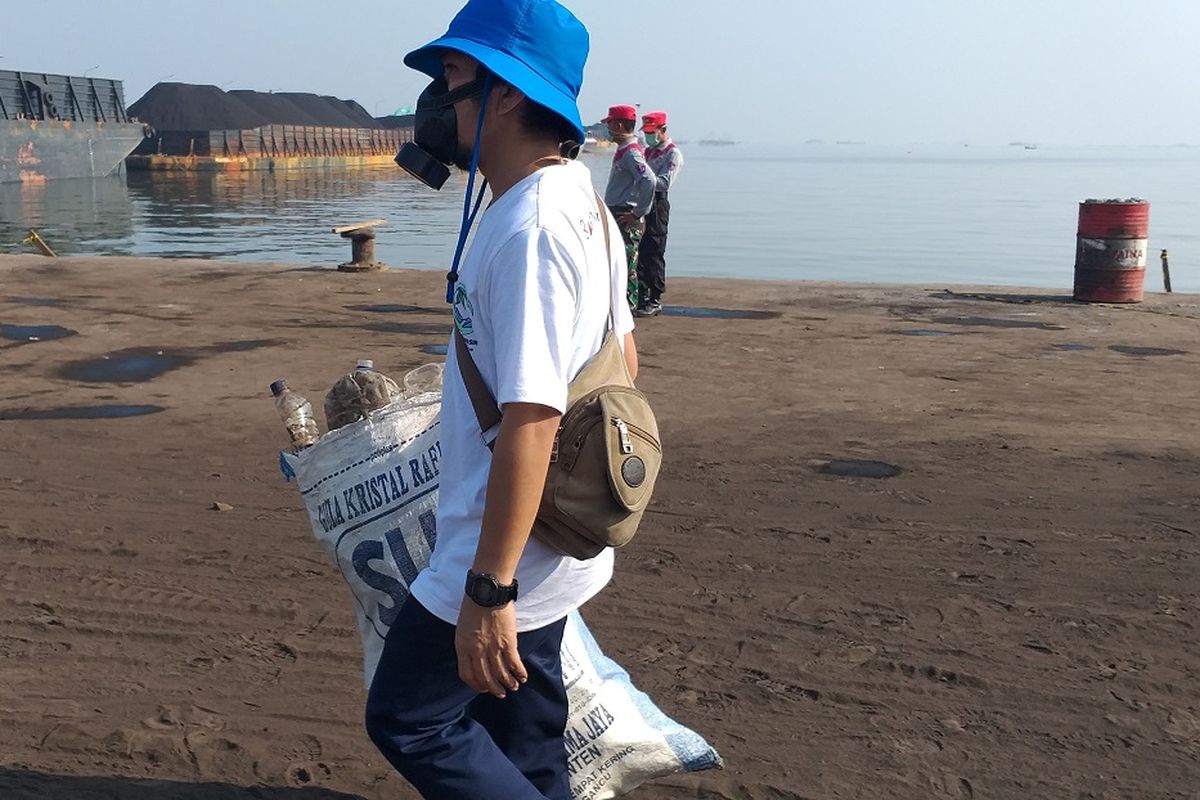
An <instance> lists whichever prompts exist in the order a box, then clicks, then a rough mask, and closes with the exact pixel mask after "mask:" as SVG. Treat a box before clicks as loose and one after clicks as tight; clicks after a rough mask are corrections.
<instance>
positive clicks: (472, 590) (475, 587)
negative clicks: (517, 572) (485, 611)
mask: <svg viewBox="0 0 1200 800" xmlns="http://www.w3.org/2000/svg"><path fill="white" fill-rule="evenodd" d="M464 591H465V592H466V593H467V597H469V598H471V601H472V602H473V603H475V605H477V606H483V607H484V608H499V607H500V606H506V605H508V604H509V603H513V602H516V599H517V579H516V578H513V582H512V583H511V584H509V585H508V586H504V585H502V584H501V583H500V581H498V580H496V576H495V575H487V574H483V575H481V574H479V573H478V572H472V571H471V570H467V588H466V589H465V590H464Z"/></svg>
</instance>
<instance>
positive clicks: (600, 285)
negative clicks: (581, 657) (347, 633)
mask: <svg viewBox="0 0 1200 800" xmlns="http://www.w3.org/2000/svg"><path fill="white" fill-rule="evenodd" d="M601 211H602V209H600V208H598V207H597V203H596V195H595V193H594V190H593V188H592V182H591V176H590V174H589V173H588V170H587V168H586V167H584V166H583V165H582V164H579V163H578V162H570V163H567V164H565V165H555V166H550V167H545V168H543V169H541V170H538V171H537V172H535V173H534V174H532V175H530V176H529V177H527V178H525V179H524V180H522V181H521V182H519V183H517V184H516V185H515V186H513V187H512V188H511V189H509V190H508V191H507V192H505V193H504V194H503V195H502V196H501V197H500V198H498V199H497V200H496V201H495V202H493V203H492V205H491V206H490V207H489V208H488V209H487V210H486V211H484V213H483V217H482V220H481V222H480V224H479V229H478V230H477V231H476V234H475V239H474V241H473V242H472V244H471V249H470V251H469V252H468V253H467V255H466V257H465V258H464V259H463V263H462V265H461V267H460V269H459V281H458V285H457V287H456V289H455V298H454V299H455V302H454V321H455V325H456V326H457V327H458V330H459V332H460V333H461V334H462V336H463V338H464V339H466V342H467V345H468V347H469V348H470V350H471V354H472V357H473V359H474V361H475V364H476V365H477V366H478V368H479V372H480V374H481V375H482V376H483V380H484V383H486V384H487V386H488V388H489V389H491V391H492V394H493V395H494V396H495V398H496V402H497V403H498V404H499V405H500V406H501V407H502V408H503V406H504V404H505V403H537V404H540V405H544V406H549V407H551V408H554V409H557V410H558V411H560V412H562V411H565V410H566V401H567V384H568V383H570V381H571V380H572V379H573V378H574V377H575V376H576V375H578V374H579V372H580V371H581V370H582V369H583V367H584V365H585V364H586V363H587V362H588V361H589V360H590V359H591V358H592V356H594V355H595V354H596V353H597V352H599V350H600V346H601V344H602V343H603V340H604V333H605V330H606V328H607V325H608V317H609V309H610V304H611V307H612V309H613V310H614V311H615V315H616V330H617V335H618V336H619V337H621V338H622V340H623V338H624V336H625V334H627V333H629V332H630V331H631V330H633V317H632V315H631V314H630V312H629V306H628V305H627V303H626V302H625V289H626V275H627V267H626V264H625V248H624V247H623V245H622V241H621V235H620V233H619V232H618V231H617V227H616V223H615V221H614V220H613V219H612V217H611V215H610V214H609V213H608V211H607V210H606V209H605V210H603V213H604V214H605V215H606V216H607V217H608V224H609V226H610V228H609V237H610V241H611V248H610V249H611V258H609V257H606V254H605V246H604V227H603V224H602V220H601V217H600V213H601ZM441 431H442V432H441V437H442V461H441V465H440V468H441V474H440V480H441V490H440V500H439V505H438V514H437V544H436V546H435V547H434V550H433V557H432V558H431V560H430V564H429V567H428V568H427V569H425V570H424V571H423V572H422V573H421V574H420V575H419V576H418V577H417V579H416V580H415V581H414V582H413V585H412V594H413V596H414V597H416V598H417V600H419V601H420V602H421V604H422V605H424V606H425V607H426V608H427V609H429V611H431V612H432V613H433V614H434V615H436V616H438V617H440V618H441V619H443V620H445V621H446V622H449V623H452V624H453V623H455V622H457V620H458V612H459V608H460V606H461V603H462V601H463V585H464V583H465V582H466V575H467V569H468V568H469V567H470V566H471V564H472V563H473V562H474V560H475V550H476V548H477V547H478V544H479V533H480V526H481V524H482V521H483V505H484V497H485V494H486V490H487V482H488V474H489V471H490V469H491V459H492V454H491V451H490V450H489V449H488V448H487V446H486V444H485V443H484V438H483V435H482V433H481V431H480V430H479V422H478V420H477V418H476V416H475V410H474V408H473V407H472V405H471V400H470V398H469V397H468V396H467V391H466V388H465V386H464V384H463V381H462V374H461V373H460V372H459V368H458V359H457V355H456V354H455V347H454V344H453V341H452V342H451V344H450V347H449V351H448V356H447V359H446V372H445V378H444V389H443V395H442V424H441ZM491 435H492V436H494V435H495V432H492V434H491ZM612 569H613V553H612V550H605V551H604V552H602V553H601V554H600V555H598V556H596V557H595V558H593V559H590V560H587V561H579V560H576V559H573V558H569V557H566V556H561V555H558V554H557V553H555V552H554V551H552V550H550V549H549V548H547V547H546V546H544V545H542V544H541V543H540V542H538V541H536V540H535V539H533V538H532V537H531V538H530V539H529V544H528V545H527V546H526V548H525V552H524V553H523V554H522V556H521V560H520V563H519V564H518V565H517V580H518V581H519V582H520V596H519V597H518V599H517V604H516V606H517V608H516V610H517V630H519V631H528V630H535V629H537V628H541V627H544V626H545V625H548V624H550V623H551V622H555V621H557V620H559V619H561V618H562V617H564V616H565V615H566V614H567V613H568V612H570V611H572V610H573V609H575V608H578V607H579V606H580V605H582V604H583V603H585V602H586V601H587V600H589V599H590V598H591V597H592V596H593V595H595V594H596V593H597V592H599V591H600V590H601V589H602V588H603V587H604V586H605V584H607V583H608V581H609V580H610V579H611V577H612Z"/></svg>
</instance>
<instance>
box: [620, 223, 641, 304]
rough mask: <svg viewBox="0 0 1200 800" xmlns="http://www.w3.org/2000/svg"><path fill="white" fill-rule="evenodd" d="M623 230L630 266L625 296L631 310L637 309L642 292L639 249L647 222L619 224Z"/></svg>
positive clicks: (627, 259) (622, 234)
mask: <svg viewBox="0 0 1200 800" xmlns="http://www.w3.org/2000/svg"><path fill="white" fill-rule="evenodd" d="M617 226H618V227H619V228H620V229H621V238H622V239H623V240H624V241H625V261H626V262H628V264H629V283H628V285H627V288H626V291H625V296H626V299H627V300H628V301H629V307H630V308H631V309H634V308H637V306H638V298H639V294H640V291H641V287H640V284H639V283H638V270H637V258H638V248H639V247H640V246H641V244H642V234H643V233H645V232H646V221H645V220H642V219H639V220H634V221H633V222H628V223H617Z"/></svg>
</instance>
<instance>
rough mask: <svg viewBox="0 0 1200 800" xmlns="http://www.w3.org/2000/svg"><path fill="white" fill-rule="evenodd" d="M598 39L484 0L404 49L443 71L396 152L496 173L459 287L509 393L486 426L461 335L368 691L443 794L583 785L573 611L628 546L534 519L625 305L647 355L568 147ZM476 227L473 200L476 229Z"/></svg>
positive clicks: (396, 751) (558, 14) (616, 259)
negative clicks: (573, 777)
mask: <svg viewBox="0 0 1200 800" xmlns="http://www.w3.org/2000/svg"><path fill="white" fill-rule="evenodd" d="M587 52H588V34H587V30H586V29H585V28H584V27H583V25H582V24H581V23H580V22H579V20H577V19H576V18H575V17H574V16H572V14H571V13H570V12H569V11H567V10H566V9H565V8H563V7H562V6H561V5H559V4H558V3H556V2H553V0H470V2H468V3H467V4H466V6H465V7H464V8H463V9H462V10H461V11H460V12H459V13H458V15H457V16H456V17H455V18H454V20H453V21H452V22H451V23H450V28H449V30H448V31H447V32H446V34H445V35H444V36H442V37H441V38H439V39H436V40H435V41H433V42H431V43H430V44H428V45H426V46H425V47H422V48H420V49H418V50H415V51H413V52H411V53H409V54H408V56H406V57H405V59H404V61H405V64H407V65H408V66H410V67H413V68H414V69H417V70H420V71H421V72H424V73H425V74H427V75H428V76H429V77H430V78H432V79H433V81H434V83H433V84H431V86H430V87H429V88H428V89H427V90H426V92H425V93H424V94H423V95H422V100H421V101H420V104H419V106H418V112H417V114H418V119H417V122H416V137H415V143H414V145H413V147H414V148H416V150H415V151H414V150H411V149H410V151H409V152H408V154H407V156H406V154H405V153H404V152H402V153H401V155H400V156H397V161H400V162H401V163H402V164H403V165H404V166H405V167H406V168H408V169H410V171H413V172H414V174H418V175H420V176H422V179H423V180H426V182H428V183H431V185H434V184H438V183H439V180H442V181H444V180H445V168H444V166H442V165H444V164H446V163H449V162H451V161H453V163H455V164H457V165H459V166H460V167H461V168H463V169H468V170H469V171H470V177H469V179H468V187H470V186H472V185H473V183H474V174H475V171H476V167H477V168H478V172H479V173H480V174H482V175H483V177H484V178H485V179H486V180H487V182H488V183H490V185H491V188H492V201H491V204H490V205H489V206H488V208H487V210H486V211H485V212H484V213H483V216H482V220H481V222H480V225H479V228H478V230H477V231H476V234H475V239H474V241H473V243H472V245H471V249H470V251H469V252H468V253H467V254H466V256H465V258H464V259H463V261H462V266H461V269H458V268H457V261H458V259H457V256H456V269H455V270H452V272H451V275H450V276H449V277H450V280H451V286H450V289H449V291H448V295H449V298H450V299H452V300H453V304H454V323H455V327H456V328H457V335H459V336H461V337H462V340H463V341H464V342H465V346H466V348H467V349H468V350H469V351H470V357H471V359H472V360H473V361H474V363H475V365H476V366H477V368H478V371H479V373H480V374H481V376H482V379H483V382H484V383H485V384H486V386H487V388H488V389H489V390H490V391H491V392H492V394H493V395H494V397H495V398H496V402H497V404H498V405H499V406H500V408H501V409H502V411H503V418H502V421H501V422H500V423H499V424H498V425H497V426H496V427H495V428H493V429H492V430H489V431H486V432H481V431H480V429H479V423H478V420H477V418H476V416H475V411H474V407H473V406H472V403H471V400H470V397H469V396H468V393H467V389H466V386H465V384H464V382H463V373H462V372H461V366H462V365H461V364H460V361H459V357H458V354H457V353H456V344H452V345H451V347H450V350H449V356H448V358H447V362H446V378H445V383H444V395H443V398H442V416H441V444H442V463H441V496H440V502H439V508H438V514H437V544H436V546H435V547H434V550H433V556H432V558H431V560H430V564H429V566H428V567H427V568H426V569H425V570H424V571H423V572H422V573H421V574H420V575H419V576H417V578H416V579H415V580H414V581H413V583H412V586H411V592H412V594H411V596H410V597H409V599H408V600H407V602H405V604H404V605H403V606H402V607H401V608H400V611H399V613H398V615H397V618H396V620H395V621H394V622H393V624H392V626H391V629H390V631H389V633H388V636H387V641H386V644H385V646H384V651H383V655H382V657H381V659H380V663H379V667H378V670H377V671H376V673H375V678H374V681H373V683H372V686H371V691H370V695H369V697H368V700H367V710H366V725H367V730H368V733H369V734H370V736H371V740H372V741H373V742H374V743H375V745H376V746H377V747H378V748H379V749H380V751H381V752H382V753H383V754H384V755H385V756H386V757H387V759H388V761H389V762H390V763H391V764H392V765H393V766H394V767H395V768H396V769H397V770H398V771H399V772H400V773H401V774H402V775H403V776H404V777H405V778H406V779H407V780H408V781H409V782H411V783H412V784H413V786H415V787H416V788H417V790H418V791H419V792H420V793H421V794H422V796H423V797H426V798H431V799H432V800H481V799H482V798H498V799H499V798H503V800H546V798H550V800H568V798H570V796H571V792H570V785H569V780H568V771H567V751H566V747H565V744H564V731H565V727H566V722H567V713H568V709H567V694H566V689H565V688H564V686H563V681H562V664H561V661H560V648H561V645H562V635H563V628H564V625H565V623H566V616H567V614H568V613H569V612H570V611H572V610H573V609H575V608H577V607H579V606H580V605H582V604H583V603H584V602H586V601H587V600H588V599H589V598H591V597H592V596H593V595H595V594H596V593H597V592H598V591H600V589H601V588H603V587H604V585H605V584H607V583H608V581H609V580H610V578H611V576H612V568H613V555H612V551H611V550H605V551H603V552H602V553H600V555H598V556H596V557H595V558H593V559H590V560H587V561H579V560H576V559H573V558H569V557H565V556H561V555H559V554H558V553H556V552H555V551H553V550H551V549H549V548H547V547H546V546H545V545H543V544H541V543H540V542H539V541H537V540H534V539H531V538H530V529H531V527H532V524H533V521H534V517H535V515H536V513H537V509H538V504H539V501H540V500H541V496H542V490H543V487H544V483H545V479H546V470H547V467H548V464H549V462H550V457H551V449H552V447H553V445H554V444H555V441H556V436H557V431H558V425H559V420H560V418H561V415H562V413H563V411H564V410H565V408H566V402H567V385H568V383H570V381H571V380H572V379H573V378H574V377H575V376H576V375H577V374H578V373H579V372H580V370H581V369H582V368H583V366H584V365H585V364H586V363H587V362H588V361H589V360H590V359H591V358H592V357H593V356H594V355H595V354H596V353H597V352H598V351H599V350H600V347H601V344H602V341H603V339H604V336H605V332H606V330H607V329H608V326H609V319H610V310H611V311H613V317H612V318H613V320H614V321H613V323H612V324H613V325H614V326H615V332H616V334H617V335H618V337H619V340H621V341H623V343H624V348H625V359H626V362H627V363H628V364H629V367H630V370H631V372H634V371H636V368H637V356H636V353H635V351H634V347H633V338H632V333H631V332H632V330H633V318H632V316H631V315H630V313H629V310H628V308H627V307H626V304H625V303H624V302H622V300H623V298H624V297H625V292H626V273H625V264H624V259H623V258H622V257H621V252H620V249H619V248H617V249H616V251H615V252H612V251H611V250H610V249H609V248H608V247H607V246H606V230H607V227H606V226H612V225H613V224H614V221H613V220H612V218H611V216H610V215H609V214H608V212H607V210H605V209H604V208H603V206H602V204H601V203H600V201H599V199H598V198H597V196H596V193H595V191H594V190H593V189H592V183H591V176H590V174H589V173H588V171H587V168H586V167H584V166H583V165H582V164H579V163H576V162H573V161H568V160H567V159H565V158H562V157H560V154H564V153H566V154H572V153H574V152H577V151H578V145H579V143H580V142H582V141H583V135H584V133H583V126H582V123H581V121H580V116H579V111H578V108H577V106H576V102H577V100H576V98H577V97H578V93H579V87H580V84H581V83H582V81H583V67H584V63H585V61H586V58H587ZM422 115H424V116H422ZM430 120H432V122H431V123H430ZM427 123H430V124H427ZM470 199H471V189H470V188H468V191H467V204H468V207H469V206H470ZM469 227H470V224H469V218H468V217H467V215H466V214H464V224H463V229H462V230H461V231H460V245H461V242H462V241H464V240H465V238H466V231H467V229H468V228H469ZM613 238H614V240H615V235H614V237H613ZM460 252H461V250H460ZM464 363H465V361H464ZM464 584H465V589H464Z"/></svg>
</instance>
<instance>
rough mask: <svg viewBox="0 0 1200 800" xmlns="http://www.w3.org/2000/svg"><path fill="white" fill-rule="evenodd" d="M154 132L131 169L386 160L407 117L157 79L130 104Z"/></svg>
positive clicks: (311, 98) (409, 130)
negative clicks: (380, 115) (161, 81)
mask: <svg viewBox="0 0 1200 800" xmlns="http://www.w3.org/2000/svg"><path fill="white" fill-rule="evenodd" d="M129 112H130V113H131V114H134V115H136V116H137V117H138V118H139V119H141V120H144V121H145V122H146V123H147V124H148V125H149V126H150V128H151V135H150V136H149V138H147V139H146V141H145V142H143V143H142V145H141V146H140V147H138V148H137V150H136V151H135V152H134V153H133V154H132V155H131V156H130V157H129V158H128V159H127V160H126V163H127V164H128V166H129V168H130V169H144V170H184V171H197V172H203V171H221V172H238V171H249V170H271V171H274V170H284V169H305V168H314V167H350V166H368V165H372V164H390V163H391V162H392V159H393V158H394V157H395V155H396V152H397V151H398V150H399V149H400V145H402V144H403V143H404V142H406V141H409V140H410V139H412V135H413V127H412V117H411V116H408V117H383V118H380V119H376V118H374V117H372V116H371V115H370V113H368V112H367V110H366V109H365V108H363V107H362V106H361V105H359V104H358V103H357V102H355V101H353V100H341V99H339V98H336V97H330V96H321V95H316V94H308V93H304V92H258V91H253V90H248V89H235V90H232V91H228V92H226V91H224V90H222V89H220V88H218V87H216V86H206V85H197V84H187V83H159V84H157V85H155V86H154V87H153V88H152V89H150V91H148V92H147V93H146V94H145V95H144V96H143V97H142V98H141V99H140V100H138V101H137V102H136V103H134V104H133V105H132V106H130V107H129Z"/></svg>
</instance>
